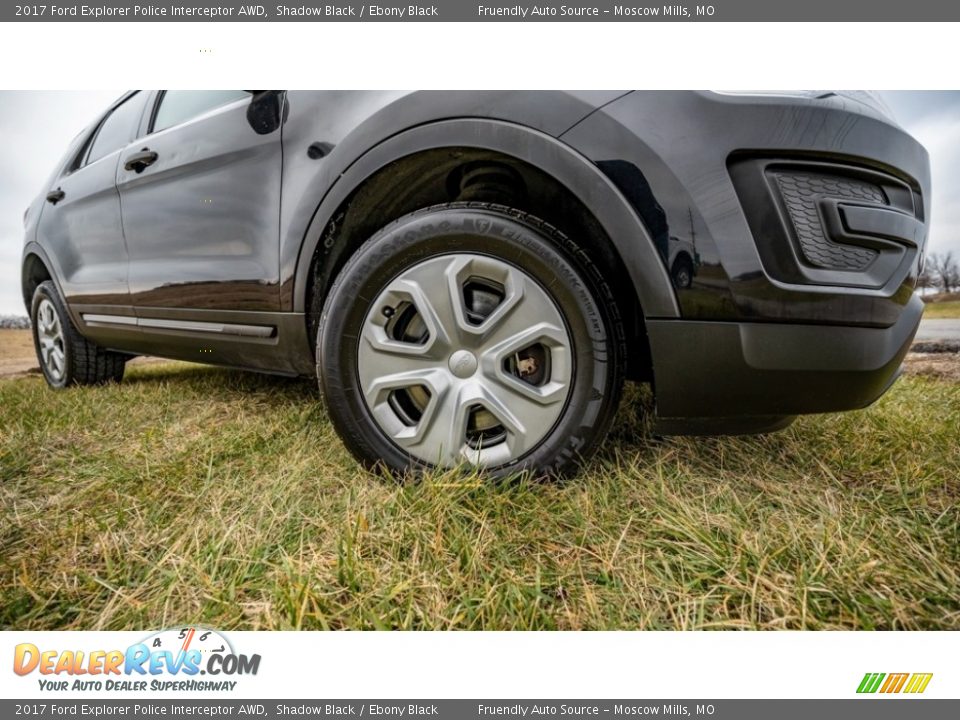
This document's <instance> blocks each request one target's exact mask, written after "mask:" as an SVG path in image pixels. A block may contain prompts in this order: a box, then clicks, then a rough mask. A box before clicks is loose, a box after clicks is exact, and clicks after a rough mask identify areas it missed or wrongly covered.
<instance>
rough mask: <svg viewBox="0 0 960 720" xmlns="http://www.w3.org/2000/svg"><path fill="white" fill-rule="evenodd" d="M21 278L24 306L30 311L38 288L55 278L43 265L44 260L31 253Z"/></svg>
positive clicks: (24, 265)
mask: <svg viewBox="0 0 960 720" xmlns="http://www.w3.org/2000/svg"><path fill="white" fill-rule="evenodd" d="M21 278H22V281H21V288H22V290H23V304H24V305H25V306H26V307H27V309H28V310H29V308H30V303H31V302H33V293H34V292H35V291H36V289H37V286H38V285H39V284H40V283H42V282H46V281H47V280H53V276H52V275H51V274H50V271H49V270H48V269H47V266H46V265H45V264H44V263H43V260H41V259H40V256H39V255H35V254H33V253H31V254H29V255H27V257H26V258H25V259H24V261H23V271H22V274H21Z"/></svg>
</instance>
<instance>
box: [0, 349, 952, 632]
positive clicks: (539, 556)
mask: <svg viewBox="0 0 960 720" xmlns="http://www.w3.org/2000/svg"><path fill="white" fill-rule="evenodd" d="M649 402H650V399H649V395H648V394H646V393H645V392H643V391H641V390H639V389H635V388H631V389H630V390H629V392H628V397H627V398H626V402H625V403H624V406H623V409H622V411H621V414H620V417H619V419H618V422H617V423H616V430H615V433H614V435H613V436H612V437H611V439H610V441H609V442H608V443H607V444H606V445H605V447H604V448H603V450H602V451H601V453H600V455H599V456H598V457H597V458H596V459H595V460H594V461H592V462H591V464H590V465H589V467H587V468H586V469H585V471H584V472H583V473H582V475H581V476H580V477H578V478H575V479H572V480H569V481H566V482H563V483H543V482H531V481H527V480H520V481H514V482H500V483H494V482H490V481H487V480H485V479H484V478H483V477H480V476H476V475H464V474H462V473H461V474H458V473H435V474H432V475H430V476H428V477H425V478H423V479H420V480H418V481H409V482H397V481H395V480H392V479H387V478H384V477H380V476H376V475H373V474H369V473H365V472H363V471H362V470H360V469H359V468H358V466H357V465H356V464H355V463H354V461H353V460H352V459H351V458H350V457H349V455H348V454H347V452H346V451H345V450H344V449H343V446H342V445H341V444H340V442H339V440H338V439H337V437H336V435H335V434H334V431H333V428H332V427H331V425H330V423H329V421H328V420H327V418H326V416H325V414H324V412H323V409H322V407H321V406H320V404H319V403H318V401H317V393H316V389H315V387H314V385H313V384H312V383H309V382H305V381H295V380H285V379H278V378H271V377H266V376H257V375H253V374H247V373H240V372H233V371H227V370H220V369H214V368H204V367H199V366H192V365H186V364H177V363H169V364H160V365H148V366H140V367H132V368H130V371H129V375H128V378H127V380H125V381H124V383H123V384H122V385H120V386H114V387H107V388H92V389H81V388H75V389H70V390H67V391H64V392H52V391H50V390H48V389H47V388H46V387H45V386H44V385H43V383H42V381H41V380H39V379H37V378H28V379H20V380H8V381H0V408H2V411H0V492H2V513H3V517H2V520H0V625H2V626H3V627H5V628H16V629H20V630H25V629H100V628H103V629H145V628H157V627H166V626H172V625H178V624H181V623H198V624H204V625H208V626H212V627H217V628H222V629H257V628H270V629H294V628H296V629H299V628H303V629H319V628H411V629H413V628H438V629H443V628H468V629H481V628H482V629H501V630H502V629H554V628H559V629H634V628H650V629H692V628H761V629H766V628H769V629H781V628H793V629H800V628H816V629H820V628H848V629H849V628H885V629H887V628H889V629H892V628H911V629H933V628H939V629H946V628H954V629H955V628H958V627H960V514H958V507H957V501H958V498H960V451H958V444H957V440H958V429H960V384H958V383H954V382H947V381H937V380H930V379H922V378H905V379H903V380H901V381H900V382H899V383H898V384H897V385H896V386H895V387H894V388H893V389H892V390H891V392H890V393H888V394H887V395H886V396H885V397H884V398H883V399H882V400H881V401H879V402H878V403H877V404H876V405H875V406H874V407H872V408H870V409H868V410H865V411H861V412H854V413H847V414H842V415H829V416H818V417H808V418H802V419H801V420H799V421H798V422H797V423H795V424H794V425H793V426H792V427H791V428H789V429H787V430H785V431H783V432H780V433H776V434H773V435H768V436H760V437H747V438H706V439H704V438H701V439H684V438H676V439H666V440H660V439H656V438H653V437H652V436H651V435H650V434H649V430H648V427H647V417H648V413H649Z"/></svg>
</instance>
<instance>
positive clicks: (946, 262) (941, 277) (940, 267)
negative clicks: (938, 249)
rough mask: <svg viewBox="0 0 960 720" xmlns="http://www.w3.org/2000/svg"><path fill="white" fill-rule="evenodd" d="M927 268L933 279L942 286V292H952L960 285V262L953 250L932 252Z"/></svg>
mask: <svg viewBox="0 0 960 720" xmlns="http://www.w3.org/2000/svg"><path fill="white" fill-rule="evenodd" d="M926 265H927V268H928V269H929V272H930V275H931V276H932V278H933V281H934V282H935V283H936V284H937V285H938V286H939V287H940V291H941V292H945V293H948V292H951V291H952V290H953V289H954V288H956V287H960V264H958V263H957V258H956V257H955V256H954V254H953V251H952V250H948V251H946V252H943V253H932V254H931V255H930V257H928V258H927V263H926Z"/></svg>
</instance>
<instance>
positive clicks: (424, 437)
mask: <svg viewBox="0 0 960 720" xmlns="http://www.w3.org/2000/svg"><path fill="white" fill-rule="evenodd" d="M598 297H599V298H601V299H602V302H598V301H597V299H596V298H598ZM320 326H321V330H320V332H319V336H318V344H317V358H318V373H319V378H320V384H321V389H322V391H323V393H324V396H325V398H326V400H327V405H328V408H329V411H330V414H331V417H332V419H333V422H334V424H335V425H336V427H337V429H338V431H339V432H340V434H341V436H342V437H343V439H344V441H345V443H346V444H347V446H348V447H349V448H350V450H351V451H352V452H353V453H354V454H355V455H356V456H357V457H358V458H359V459H360V460H361V461H363V462H364V463H366V464H367V465H375V464H378V463H383V464H385V465H386V466H387V467H389V468H390V469H392V470H395V471H404V470H408V469H411V468H423V467H433V466H440V467H451V466H455V465H460V464H466V465H472V466H480V467H483V468H486V469H487V470H489V471H490V472H492V473H494V474H501V475H502V474H508V473H512V472H517V471H520V470H534V471H537V472H542V473H550V474H560V473H565V472H567V471H570V470H571V469H573V468H574V467H575V466H576V464H577V463H578V461H579V460H581V459H582V458H583V457H584V456H586V455H587V454H589V452H590V451H591V450H593V449H594V447H595V446H596V444H597V443H598V442H599V440H600V439H601V438H602V437H603V436H604V434H605V433H606V430H607V428H608V426H609V422H610V419H611V417H612V414H613V412H614V411H615V409H616V405H617V401H618V399H619V395H620V388H621V384H622V378H621V368H622V345H623V343H622V328H621V327H620V323H619V317H618V314H617V313H616V309H615V306H614V304H613V301H612V298H611V295H610V292H609V289H608V288H606V286H605V285H604V284H603V282H602V279H601V278H600V276H599V274H598V273H596V271H595V270H594V269H593V268H592V266H591V265H590V264H589V262H588V261H587V260H586V258H585V257H583V255H582V253H581V252H579V251H578V250H577V249H576V247H575V246H574V245H573V244H572V243H571V242H570V241H569V240H568V239H567V238H566V237H565V236H563V235H562V234H561V233H560V232H559V231H557V230H556V229H555V228H552V227H550V226H549V225H547V224H546V223H543V222H542V221H539V220H537V219H535V218H532V217H530V216H527V215H524V214H522V213H518V212H515V211H511V210H509V209H507V208H503V207H499V206H490V205H484V204H480V203H470V204H452V205H448V206H439V207H435V208H429V209H427V210H423V211H419V212H416V213H413V214H411V215H408V216H406V217H404V218H401V219H400V220H398V221H396V222H394V223H393V224H391V225H389V226H387V227H386V228H384V229H383V230H382V231H380V232H379V233H377V235H375V236H374V237H373V238H372V239H371V240H370V241H368V242H367V243H366V244H365V245H364V246H363V247H362V248H360V250H359V251H358V252H357V253H356V254H355V255H354V257H353V258H352V259H351V261H350V262H349V263H348V264H347V266H346V267H345V268H344V269H343V270H342V272H341V273H340V275H339V276H338V278H337V281H336V282H335V284H334V287H333V288H332V289H331V291H330V294H329V296H328V299H327V302H326V305H325V307H324V311H323V316H322V318H321V324H320Z"/></svg>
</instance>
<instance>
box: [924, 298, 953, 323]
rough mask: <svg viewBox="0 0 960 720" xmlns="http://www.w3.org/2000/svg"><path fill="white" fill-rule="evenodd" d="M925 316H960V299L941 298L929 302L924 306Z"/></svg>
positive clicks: (949, 317) (946, 317)
mask: <svg viewBox="0 0 960 720" xmlns="http://www.w3.org/2000/svg"><path fill="white" fill-rule="evenodd" d="M923 317H925V318H945V319H956V318H960V300H941V301H935V302H929V303H927V304H926V305H925V306H924V308H923Z"/></svg>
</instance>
